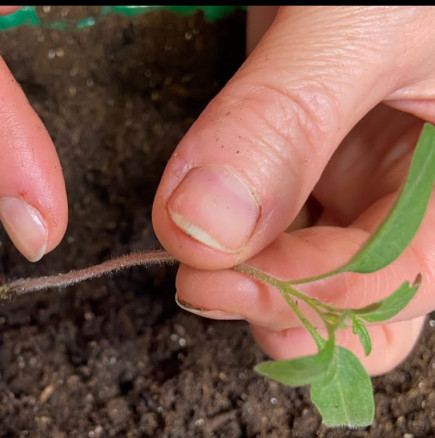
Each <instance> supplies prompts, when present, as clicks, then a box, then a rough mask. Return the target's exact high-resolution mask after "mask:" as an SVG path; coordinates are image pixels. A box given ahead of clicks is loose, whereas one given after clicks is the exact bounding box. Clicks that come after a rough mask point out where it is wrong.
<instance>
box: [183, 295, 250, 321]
mask: <svg viewBox="0 0 435 438" xmlns="http://www.w3.org/2000/svg"><path fill="white" fill-rule="evenodd" d="M175 302H176V303H177V304H178V305H179V306H180V307H181V308H182V309H183V310H187V311H188V312H190V313H194V314H195V315H199V316H205V317H206V318H210V319H223V320H227V321H236V320H241V319H244V318H243V316H240V315H237V314H234V313H229V312H226V311H223V310H209V309H204V308H201V307H194V306H192V304H190V303H187V302H186V301H183V300H180V299H179V298H178V297H177V296H175Z"/></svg>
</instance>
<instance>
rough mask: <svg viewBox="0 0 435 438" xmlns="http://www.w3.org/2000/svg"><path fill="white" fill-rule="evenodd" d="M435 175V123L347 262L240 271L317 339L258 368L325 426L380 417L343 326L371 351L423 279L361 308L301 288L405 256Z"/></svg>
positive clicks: (77, 275)
mask: <svg viewBox="0 0 435 438" xmlns="http://www.w3.org/2000/svg"><path fill="white" fill-rule="evenodd" d="M434 179H435V127H434V126H432V125H430V124H425V125H424V127H423V130H422V133H421V135H420V138H419V141H418V143H417V146H416V148H415V152H414V155H413V159H412V162H411V166H410V170H409V173H408V176H407V179H406V182H405V185H404V187H403V189H402V191H401V192H400V195H399V197H398V198H397V200H396V202H395V204H394V205H393V207H392V209H391V211H390V212H389V214H388V216H387V217H386V218H385V219H384V221H383V222H382V223H381V224H380V226H379V227H378V228H377V230H376V231H375V232H374V233H373V235H372V236H371V237H370V238H369V239H368V241H367V242H366V243H365V244H364V245H363V246H362V248H361V249H360V250H359V251H358V252H357V254H356V255H355V256H353V257H352V258H351V259H350V260H349V262H348V263H346V264H344V265H343V266H341V267H338V268H337V269H334V270H333V271H330V272H327V273H324V274H321V275H318V276H316V277H311V278H305V279H300V280H290V281H281V280H279V279H277V278H275V277H273V276H270V275H269V274H267V273H265V272H262V271H260V270H258V269H256V268H254V267H252V266H249V265H248V264H242V265H239V266H236V267H235V268H234V269H235V270H237V271H239V272H241V273H243V274H245V275H248V276H251V277H253V278H255V279H256V280H258V281H260V282H263V283H266V284H268V285H271V286H273V287H274V288H276V289H277V290H278V291H279V292H280V293H281V295H282V296H283V298H284V300H285V301H286V302H287V304H288V305H289V306H290V308H291V309H292V310H293V312H294V313H295V314H296V316H297V317H298V318H299V320H300V321H301V323H302V325H303V326H304V327H305V328H306V329H307V330H308V332H309V333H310V334H311V336H312V337H313V339H314V341H315V343H316V345H317V349H318V352H317V354H315V355H311V356H305V357H300V358H297V359H292V360H281V361H267V362H263V363H261V364H259V365H257V366H256V367H255V370H256V371H257V372H258V373H260V374H262V375H265V376H267V377H270V378H272V379H274V380H277V381H278V382H281V383H283V384H285V385H290V386H301V385H310V386H311V388H310V389H311V399H312V401H313V403H314V404H315V405H316V406H317V408H318V410H319V412H320V414H321V415H322V420H323V423H324V424H325V425H326V426H330V427H338V426H348V427H364V426H368V425H370V424H371V423H372V421H373V418H374V398H373V389H372V385H371V380H370V377H369V375H368V374H367V371H366V370H365V368H364V367H363V365H362V364H361V362H360V361H359V359H358V358H357V357H356V356H355V355H354V354H353V353H352V352H351V351H349V350H347V349H346V348H343V347H341V346H338V345H336V342H335V334H336V332H337V330H339V329H341V328H343V327H347V326H351V327H352V330H353V333H354V334H355V335H356V336H358V337H359V340H360V341H361V344H362V346H363V348H364V352H365V354H366V355H368V354H370V352H371V349H372V346H371V340H370V335H369V333H368V330H367V328H366V323H378V322H382V321H387V320H389V319H390V318H392V317H393V316H395V315H396V314H397V313H399V312H400V311H401V310H402V309H403V308H405V307H406V306H407V305H408V303H409V302H410V301H411V300H412V298H413V297H414V295H415V294H416V293H417V290H418V288H419V286H420V284H421V282H422V277H421V275H420V274H418V275H417V277H416V278H415V280H413V282H412V284H410V283H409V281H407V282H405V283H403V284H401V285H400V286H399V287H398V289H397V290H396V291H395V292H394V293H392V294H391V295H389V296H388V297H387V298H385V299H383V300H381V301H378V302H375V303H372V304H370V305H368V306H365V307H363V308H360V309H341V308H337V307H334V306H331V305H328V304H325V303H323V302H322V301H320V300H317V299H316V298H313V297H309V296H307V295H305V294H303V293H301V292H300V291H298V290H297V289H296V286H297V285H300V284H304V283H311V282H315V281H318V280H322V279H325V278H328V277H331V276H334V275H340V274H343V273H346V272H354V273H360V274H367V273H371V272H375V271H378V270H380V269H382V268H384V267H386V266H388V265H389V264H390V263H392V262H393V261H394V260H396V259H397V257H399V256H400V254H401V253H402V252H403V251H404V250H405V249H406V248H407V246H408V245H409V243H410V242H411V240H412V238H413V237H414V235H415V234H416V232H417V230H418V228H419V226H420V224H421V221H422V220H423V217H424V214H425V211H426V207H427V204H428V202H429V199H430V196H431V193H432V190H433V185H434ZM168 262H176V260H175V259H174V258H172V257H171V256H170V255H169V254H168V253H167V252H165V251H146V252H141V253H134V254H128V255H125V256H121V257H119V258H115V259H112V260H109V261H106V262H104V263H101V264H99V265H95V266H92V267H89V268H85V269H82V270H77V271H71V272H69V273H66V274H58V275H54V276H47V277H39V278H28V279H21V280H16V281H12V282H10V283H8V284H4V285H2V286H0V299H3V300H5V299H11V298H13V297H14V296H16V295H23V294H26V293H30V292H35V291H38V290H42V289H47V288H59V287H65V286H69V285H72V284H75V283H78V282H81V281H84V280H86V279H89V278H95V277H98V276H101V275H103V274H106V273H108V272H112V271H117V270H120V269H123V268H127V267H130V266H136V265H145V266H146V265H150V264H153V263H168ZM299 302H304V303H305V304H306V305H308V306H309V307H310V308H311V309H312V310H313V311H314V312H315V313H316V314H317V315H318V316H319V317H320V319H321V321H322V323H323V325H324V327H325V328H326V333H327V336H326V337H323V336H322V335H321V334H320V333H319V331H318V329H317V328H316V327H315V326H314V325H313V324H312V323H311V322H310V320H309V318H308V317H307V316H306V315H305V314H304V313H303V312H302V311H301V310H300V308H299V306H298V303H299Z"/></svg>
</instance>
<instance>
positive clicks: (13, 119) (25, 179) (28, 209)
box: [0, 6, 67, 261]
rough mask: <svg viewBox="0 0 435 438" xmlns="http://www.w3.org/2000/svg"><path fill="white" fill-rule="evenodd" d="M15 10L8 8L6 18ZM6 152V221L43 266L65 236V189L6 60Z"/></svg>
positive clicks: (2, 174)
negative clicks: (46, 255)
mask: <svg viewBox="0 0 435 438" xmlns="http://www.w3.org/2000/svg"><path fill="white" fill-rule="evenodd" d="M15 9H17V8H16V7H12V6H2V7H0V14H7V13H10V12H13V11H14V10H15ZM0 152H1V158H0V220H1V222H2V223H3V225H4V227H5V229H6V231H7V233H8V234H9V236H10V238H11V239H12V241H13V242H14V244H15V246H16V247H17V248H18V249H19V250H20V251H21V253H22V254H23V255H24V256H25V257H27V258H28V259H29V260H30V261H37V260H39V259H40V258H41V257H42V256H43V255H44V254H46V253H47V252H49V251H51V250H52V249H53V248H54V247H55V246H56V245H57V244H58V243H59V242H60V240H61V239H62V237H63V235H64V233H65V229H66V225H67V201H66V192H65V183H64V180H63V176H62V170H61V166H60V163H59V160H58V158H57V155H56V151H55V148H54V146H53V142H52V141H51V139H50V136H49V135H48V133H47V131H46V129H45V128H44V126H43V124H42V122H41V120H40V119H39V118H38V116H37V115H36V113H35V112H34V111H33V109H32V108H31V106H30V105H29V102H28V101H27V99H26V97H25V96H24V93H23V92H22V90H21V88H20V86H19V85H18V84H17V82H16V81H15V79H14V78H13V77H12V75H11V73H10V71H9V69H8V68H7V66H6V64H5V63H4V61H3V60H1V59H0Z"/></svg>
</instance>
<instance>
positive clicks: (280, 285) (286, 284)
mask: <svg viewBox="0 0 435 438" xmlns="http://www.w3.org/2000/svg"><path fill="white" fill-rule="evenodd" d="M234 269H235V270H236V271H239V272H241V273H243V274H246V275H248V276H250V277H253V278H255V279H257V280H259V281H261V282H262V283H266V284H270V285H271V286H273V287H275V288H276V289H279V290H284V289H285V290H287V291H288V293H290V294H291V295H293V296H294V297H296V298H298V299H300V300H302V301H304V302H305V303H307V304H308V305H309V306H310V307H312V308H313V309H314V306H318V307H322V308H323V309H325V310H327V311H328V312H332V313H341V312H342V311H343V309H337V308H336V307H332V306H329V305H328V304H325V303H323V302H322V301H319V300H318V299H316V298H313V297H309V296H307V295H305V294H303V293H302V292H299V291H298V290H296V289H294V288H293V287H292V285H293V284H296V283H295V282H293V281H281V280H278V279H276V278H275V277H272V276H270V275H268V274H266V273H265V272H263V271H260V270H259V269H256V268H254V267H252V266H250V265H246V264H242V265H237V266H235V267H234ZM325 275H326V274H325ZM313 278H315V277H313ZM295 281H298V280H295ZM307 282H308V281H307ZM301 284H302V283H301ZM314 310H316V311H318V309H314Z"/></svg>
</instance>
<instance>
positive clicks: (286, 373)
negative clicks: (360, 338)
mask: <svg viewBox="0 0 435 438" xmlns="http://www.w3.org/2000/svg"><path fill="white" fill-rule="evenodd" d="M334 343H335V339H334V338H330V339H328V342H326V344H325V347H324V348H323V349H321V350H320V351H319V352H318V353H317V354H315V355H312V356H304V357H299V358H297V359H291V360H277V361H267V362H262V363H260V364H258V365H257V366H255V368H254V370H255V371H257V373H259V374H262V375H263V376H266V377H269V378H271V379H274V380H276V381H278V382H280V383H283V384H284V385H289V386H302V385H308V384H309V383H311V382H314V381H315V380H316V379H318V378H320V377H323V376H324V374H325V372H326V370H327V369H328V366H329V364H330V362H331V360H332V357H333V355H334Z"/></svg>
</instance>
